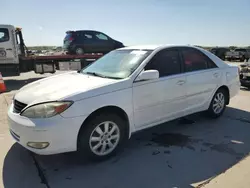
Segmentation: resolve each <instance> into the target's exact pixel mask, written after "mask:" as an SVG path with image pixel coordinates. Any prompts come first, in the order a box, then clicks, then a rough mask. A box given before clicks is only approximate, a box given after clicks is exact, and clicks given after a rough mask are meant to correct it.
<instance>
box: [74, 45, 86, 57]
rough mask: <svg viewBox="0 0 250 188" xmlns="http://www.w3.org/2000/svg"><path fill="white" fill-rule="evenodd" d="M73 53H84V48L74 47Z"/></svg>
mask: <svg viewBox="0 0 250 188" xmlns="http://www.w3.org/2000/svg"><path fill="white" fill-rule="evenodd" d="M75 54H76V55H83V54H84V50H83V49H82V48H80V47H76V49H75Z"/></svg>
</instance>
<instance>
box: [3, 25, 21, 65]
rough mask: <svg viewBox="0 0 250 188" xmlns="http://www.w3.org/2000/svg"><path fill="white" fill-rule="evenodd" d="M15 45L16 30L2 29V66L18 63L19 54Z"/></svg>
mask: <svg viewBox="0 0 250 188" xmlns="http://www.w3.org/2000/svg"><path fill="white" fill-rule="evenodd" d="M15 44H16V38H15V30H14V28H7V27H6V28H4V27H0V64H7V63H14V62H16V63H17V59H18V54H17V48H15Z"/></svg>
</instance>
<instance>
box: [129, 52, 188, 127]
mask: <svg viewBox="0 0 250 188" xmlns="http://www.w3.org/2000/svg"><path fill="white" fill-rule="evenodd" d="M144 70H158V71H159V74H160V77H159V79H156V80H149V81H141V82H135V83H134V84H133V104H134V119H135V126H136V128H137V129H140V128H142V127H147V126H150V125H152V124H155V123H158V122H159V123H160V122H162V121H165V120H166V121H167V120H170V119H174V118H176V117H178V116H181V112H182V109H183V107H184V105H185V95H186V77H185V76H184V75H183V74H182V66H181V61H180V56H179V52H178V50H175V49H166V50H162V51H160V52H158V53H157V54H156V55H155V56H154V57H153V58H152V60H151V61H150V62H149V63H148V64H147V65H146V66H145V68H144Z"/></svg>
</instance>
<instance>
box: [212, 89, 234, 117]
mask: <svg viewBox="0 0 250 188" xmlns="http://www.w3.org/2000/svg"><path fill="white" fill-rule="evenodd" d="M228 97H229V96H228V93H227V92H226V91H225V89H219V90H218V91H217V92H216V93H215V94H214V96H213V99H212V101H211V103H210V106H209V109H208V115H209V116H210V117H212V118H218V117H220V116H221V115H222V114H223V112H224V111H225V108H226V102H227V100H228Z"/></svg>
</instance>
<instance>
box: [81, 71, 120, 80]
mask: <svg viewBox="0 0 250 188" xmlns="http://www.w3.org/2000/svg"><path fill="white" fill-rule="evenodd" d="M84 73H85V74H90V75H93V76H98V77H101V78H110V79H121V78H119V77H112V76H105V75H103V74H100V73H96V72H84Z"/></svg>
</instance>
